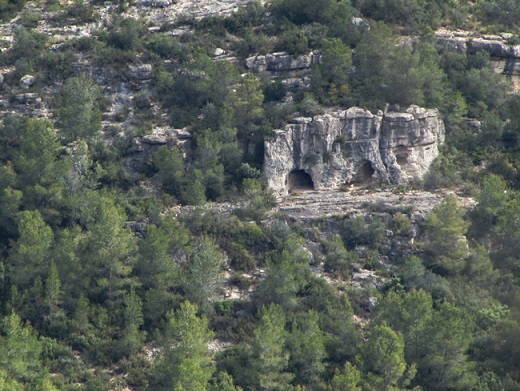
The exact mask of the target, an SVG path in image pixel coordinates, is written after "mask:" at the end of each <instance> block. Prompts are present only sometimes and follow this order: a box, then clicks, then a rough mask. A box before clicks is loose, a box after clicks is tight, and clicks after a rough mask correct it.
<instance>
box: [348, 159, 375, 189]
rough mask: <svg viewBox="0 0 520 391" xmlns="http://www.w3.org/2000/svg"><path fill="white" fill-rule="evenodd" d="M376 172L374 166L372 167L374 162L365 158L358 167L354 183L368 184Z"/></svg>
mask: <svg viewBox="0 0 520 391" xmlns="http://www.w3.org/2000/svg"><path fill="white" fill-rule="evenodd" d="M374 173H375V170H374V167H372V163H370V162H369V161H368V160H365V161H364V162H363V164H361V166H360V167H359V168H358V170H357V172H356V175H354V178H353V179H352V183H353V184H355V185H363V184H367V183H369V182H370V181H371V180H372V176H373V175H374Z"/></svg>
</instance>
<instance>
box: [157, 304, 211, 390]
mask: <svg viewBox="0 0 520 391" xmlns="http://www.w3.org/2000/svg"><path fill="white" fill-rule="evenodd" d="M167 321H168V322H167V324H166V330H165V334H164V342H163V347H164V351H163V353H162V354H161V356H159V357H158V358H157V361H156V365H155V376H154V379H153V381H152V387H153V389H154V390H171V389H172V385H173V389H174V390H176V391H177V390H198V391H199V390H200V391H205V390H207V389H208V384H209V380H210V379H211V376H212V374H213V372H214V367H213V366H212V365H211V356H210V354H209V351H208V342H209V341H210V340H211V339H212V338H213V333H212V332H211V331H210V330H209V324H208V320H207V319H206V318H205V317H202V318H200V317H198V316H197V305H195V304H191V303H190V302H189V301H186V302H184V303H182V304H181V306H180V308H179V309H178V310H176V311H171V312H169V313H168V314H167Z"/></svg>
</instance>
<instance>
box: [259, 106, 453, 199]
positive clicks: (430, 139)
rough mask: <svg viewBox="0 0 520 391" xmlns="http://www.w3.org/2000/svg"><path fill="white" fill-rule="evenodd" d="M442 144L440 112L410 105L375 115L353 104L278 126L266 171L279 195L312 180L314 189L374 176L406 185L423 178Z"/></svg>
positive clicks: (267, 155) (269, 145) (269, 147)
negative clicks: (395, 110)
mask: <svg viewBox="0 0 520 391" xmlns="http://www.w3.org/2000/svg"><path fill="white" fill-rule="evenodd" d="M443 142H444V124H443V122H442V119H441V118H440V115H439V112H438V111H437V110H434V109H424V108H420V107H418V106H410V107H409V108H408V109H406V110H404V111H402V112H387V113H386V114H383V113H382V112H379V113H378V114H377V115H374V114H372V113H371V112H370V111H368V110H364V109H362V108H359V107H351V108H349V109H348V110H345V111H340V112H334V113H332V114H326V115H320V116H316V117H314V118H297V119H295V120H294V123H292V124H289V125H286V126H285V127H284V129H281V130H275V131H274V132H273V135H272V137H271V138H270V139H268V140H267V141H266V142H265V158H264V171H265V175H266V178H267V183H268V185H269V187H270V188H272V189H273V190H274V191H275V193H276V194H278V195H279V196H284V195H287V194H288V192H289V191H290V190H293V189H294V190H297V189H298V187H299V185H301V186H302V188H309V183H310V184H311V186H310V187H312V188H314V189H315V190H324V189H336V188H339V187H340V186H341V185H343V184H364V183H369V182H371V181H373V180H376V181H381V182H386V183H394V184H397V183H406V182H409V181H410V180H413V178H422V177H423V176H424V174H425V173H426V172H427V170H428V168H429V166H430V164H431V163H432V161H433V159H435V157H436V156H437V155H438V146H439V145H440V144H442V143H443ZM291 187H292V189H291Z"/></svg>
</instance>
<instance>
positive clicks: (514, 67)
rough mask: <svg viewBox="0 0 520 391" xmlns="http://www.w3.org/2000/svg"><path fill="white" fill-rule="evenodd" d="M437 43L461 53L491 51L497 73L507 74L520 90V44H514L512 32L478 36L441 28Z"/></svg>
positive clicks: (517, 89) (514, 88)
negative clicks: (512, 42)
mask: <svg viewBox="0 0 520 391" xmlns="http://www.w3.org/2000/svg"><path fill="white" fill-rule="evenodd" d="M435 35H436V37H437V43H438V44H439V46H441V47H442V48H444V49H445V50H451V51H457V52H459V53H464V54H466V53H476V52H479V51H484V52H487V53H489V56H490V57H491V63H492V66H493V69H494V70H495V72H496V73H500V74H503V75H506V76H507V77H508V78H509V79H510V80H511V82H512V84H513V90H514V91H515V92H519V91H520V45H512V44H511V43H510V39H511V37H512V34H509V33H504V34H500V35H483V36H476V35H475V34H474V33H472V32H468V31H449V30H445V29H441V30H438V31H436V32H435Z"/></svg>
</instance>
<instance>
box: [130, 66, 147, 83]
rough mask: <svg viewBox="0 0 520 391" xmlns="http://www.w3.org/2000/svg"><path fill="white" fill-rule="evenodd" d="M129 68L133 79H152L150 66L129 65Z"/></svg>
mask: <svg viewBox="0 0 520 391" xmlns="http://www.w3.org/2000/svg"><path fill="white" fill-rule="evenodd" d="M129 67H130V73H131V75H132V77H133V78H134V79H137V80H150V79H151V78H152V64H140V65H130V66H129Z"/></svg>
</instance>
